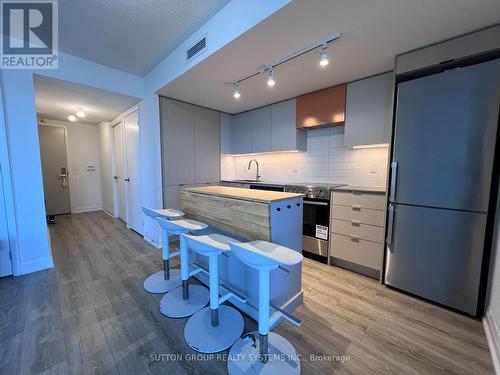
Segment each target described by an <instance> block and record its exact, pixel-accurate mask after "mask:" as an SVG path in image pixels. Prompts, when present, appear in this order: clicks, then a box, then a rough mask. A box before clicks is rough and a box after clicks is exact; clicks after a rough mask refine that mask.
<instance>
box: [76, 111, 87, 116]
mask: <svg viewBox="0 0 500 375" xmlns="http://www.w3.org/2000/svg"><path fill="white" fill-rule="evenodd" d="M76 116H77V117H85V112H83V109H79V110H78V111H76Z"/></svg>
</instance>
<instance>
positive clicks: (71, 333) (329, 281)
mask: <svg viewBox="0 0 500 375" xmlns="http://www.w3.org/2000/svg"><path fill="white" fill-rule="evenodd" d="M50 237H51V243H52V253H53V257H54V262H55V268H54V269H52V270H46V271H41V272H37V273H33V274H30V275H26V276H22V277H15V278H14V277H7V278H2V279H0V374H9V375H10V374H23V375H25V374H149V373H155V374H156V373H157V374H160V373H161V374H201V373H203V374H225V373H227V371H226V363H225V362H224V359H223V358H215V359H213V360H205V358H200V359H199V360H192V361H187V360H181V358H180V357H175V358H171V357H168V358H167V356H166V355H165V354H167V353H174V354H181V355H184V357H182V358H183V359H186V358H189V356H190V355H193V354H195V352H194V351H193V350H191V349H190V348H189V347H188V346H187V345H186V344H185V342H184V336H183V328H184V325H185V323H186V319H168V318H166V317H164V316H163V315H161V314H160V312H159V300H160V298H161V295H152V294H149V293H147V292H146V291H144V289H143V286H142V283H143V281H144V279H145V278H146V277H147V276H148V275H150V274H151V273H153V272H156V271H158V270H160V267H161V256H160V251H159V250H157V249H154V248H153V247H151V246H150V245H148V244H146V243H145V242H144V241H143V239H142V238H141V237H140V236H139V235H138V234H136V233H135V232H133V231H131V230H128V229H126V227H125V225H124V224H123V222H121V221H119V220H114V219H112V218H111V217H109V216H107V215H106V214H104V213H102V212H93V213H83V214H74V215H66V216H61V217H58V218H57V224H56V225H55V226H51V227H50ZM303 289H304V304H303V305H302V306H301V307H300V308H299V309H298V310H297V311H296V313H295V314H296V316H297V317H298V318H300V319H301V320H302V322H303V324H302V327H301V328H300V329H297V328H295V327H293V326H291V325H290V324H288V323H287V322H285V323H283V324H281V326H280V327H278V328H277V329H276V330H275V332H277V333H279V334H281V335H283V336H284V337H286V338H287V339H288V340H289V341H290V342H291V343H292V344H293V345H294V346H295V348H296V350H297V352H298V353H300V354H301V356H302V373H303V374H334V373H335V374H337V373H338V374H362V375H364V374H493V373H494V370H493V367H492V360H491V357H490V353H489V350H488V346H487V343H486V337H485V333H484V331H483V327H482V324H481V322H479V321H477V320H473V319H470V318H467V317H465V316H462V315H459V314H456V313H454V312H451V311H448V310H445V309H442V308H440V307H437V306H434V305H431V304H428V303H426V302H423V301H420V300H417V299H414V298H411V297H409V296H407V295H404V294H401V293H398V292H396V291H394V290H391V289H388V288H386V287H384V286H382V285H380V284H378V283H377V282H376V281H374V280H371V279H368V278H365V277H362V276H359V275H356V274H353V273H350V272H348V271H344V270H341V269H338V268H332V267H328V266H326V265H323V264H319V263H316V262H313V261H310V260H307V259H305V260H304V265H303ZM255 329H256V324H255V322H253V321H252V320H250V319H248V318H246V319H245V331H252V330H255ZM226 353H227V352H226ZM223 354H224V353H223ZM155 355H156V356H155ZM162 355H163V356H162Z"/></svg>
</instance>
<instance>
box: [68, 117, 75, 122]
mask: <svg viewBox="0 0 500 375" xmlns="http://www.w3.org/2000/svg"><path fill="white" fill-rule="evenodd" d="M68 120H69V121H71V122H75V121H76V117H75V116H73V115H69V116H68Z"/></svg>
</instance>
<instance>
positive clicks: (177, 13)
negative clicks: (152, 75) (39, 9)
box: [59, 0, 229, 76]
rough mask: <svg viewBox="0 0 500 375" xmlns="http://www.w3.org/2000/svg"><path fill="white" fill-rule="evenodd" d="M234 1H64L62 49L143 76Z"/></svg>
mask: <svg viewBox="0 0 500 375" xmlns="http://www.w3.org/2000/svg"><path fill="white" fill-rule="evenodd" d="M228 2H229V0H154V1H152V0H85V1H82V0H60V1H59V49H60V50H61V51H63V52H66V53H68V54H70V55H73V56H77V57H81V58H84V59H87V60H91V61H94V62H97V63H99V64H103V65H107V66H110V67H113V68H116V69H119V70H122V71H125V72H129V73H132V74H136V75H140V76H143V75H145V74H146V73H147V72H149V71H150V70H151V69H152V68H153V67H154V66H156V65H157V64H158V63H159V62H160V61H161V60H162V59H163V58H165V57H166V56H167V55H168V54H169V53H170V52H171V51H172V50H173V49H175V47H177V46H178V45H179V44H180V43H182V42H183V41H184V40H185V39H187V38H188V37H189V36H190V35H191V34H192V33H193V32H195V31H196V30H197V29H198V28H200V27H201V26H202V25H203V24H204V23H205V22H207V21H208V20H209V19H210V18H211V17H212V16H213V15H214V14H215V13H217V12H218V11H219V10H220V9H221V8H223V7H224V5H226V4H227V3H228Z"/></svg>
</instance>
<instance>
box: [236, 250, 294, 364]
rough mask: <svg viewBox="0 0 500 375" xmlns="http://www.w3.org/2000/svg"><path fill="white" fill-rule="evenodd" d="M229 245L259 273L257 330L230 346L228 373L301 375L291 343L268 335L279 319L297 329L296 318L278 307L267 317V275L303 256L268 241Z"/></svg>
mask: <svg viewBox="0 0 500 375" xmlns="http://www.w3.org/2000/svg"><path fill="white" fill-rule="evenodd" d="M228 244H229V246H230V248H231V250H232V251H233V253H234V255H235V256H236V257H238V258H239V259H240V260H241V261H242V262H243V263H244V264H246V265H247V266H249V267H252V268H254V269H256V270H258V271H259V321H258V323H259V331H258V332H251V333H249V334H246V335H244V336H243V337H242V338H241V339H239V340H238V341H236V343H235V344H234V345H233V347H232V348H231V350H230V352H229V359H228V362H227V364H228V371H229V374H249V373H251V374H300V362H299V361H298V357H297V353H296V352H295V349H294V347H293V346H292V344H290V342H288V340H286V339H285V338H284V337H282V336H280V335H278V334H276V333H273V332H269V327H270V326H272V325H273V324H275V323H276V322H277V321H278V320H279V319H281V318H285V319H286V320H288V321H290V322H291V323H293V324H295V325H296V326H298V327H300V321H299V320H298V319H296V318H295V317H293V316H292V315H290V314H289V313H287V312H285V311H283V310H281V309H279V308H277V307H274V306H273V307H272V308H273V310H275V312H274V313H273V314H272V315H271V316H269V310H270V301H269V273H270V272H271V271H272V270H274V269H276V268H278V267H281V268H285V267H283V266H292V265H295V264H298V263H300V262H302V254H300V253H299V252H297V251H295V250H292V249H289V248H287V247H284V246H280V245H277V244H274V243H271V242H267V241H252V242H246V243H235V242H229V243H228ZM285 269H286V268H285ZM257 335H258V338H259V340H258V343H257ZM257 348H258V350H257Z"/></svg>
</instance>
